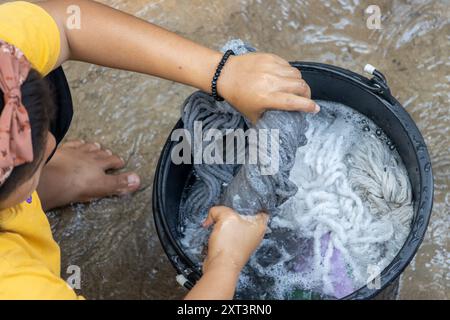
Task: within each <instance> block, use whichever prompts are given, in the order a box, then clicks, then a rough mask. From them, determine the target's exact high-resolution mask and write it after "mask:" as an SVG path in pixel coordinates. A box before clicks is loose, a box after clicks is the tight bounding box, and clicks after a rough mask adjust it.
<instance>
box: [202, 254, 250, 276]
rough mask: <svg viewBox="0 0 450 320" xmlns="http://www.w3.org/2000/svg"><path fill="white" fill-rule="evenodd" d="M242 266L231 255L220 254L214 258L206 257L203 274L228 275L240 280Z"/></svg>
mask: <svg viewBox="0 0 450 320" xmlns="http://www.w3.org/2000/svg"><path fill="white" fill-rule="evenodd" d="M241 270H242V265H241V264H239V263H236V261H234V260H233V258H232V257H231V255H227V254H225V253H219V254H217V255H215V256H214V257H212V258H210V257H209V256H208V257H206V259H205V263H204V264H203V272H204V273H205V274H206V273H220V274H227V275H229V276H232V277H235V278H236V279H237V278H239V274H240V273H241Z"/></svg>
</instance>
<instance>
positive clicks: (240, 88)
mask: <svg viewBox="0 0 450 320" xmlns="http://www.w3.org/2000/svg"><path fill="white" fill-rule="evenodd" d="M38 4H39V5H40V6H41V7H43V8H44V9H45V10H46V11H47V12H48V13H49V14H50V15H51V16H52V17H53V18H54V19H55V21H56V23H57V24H58V26H59V29H60V33H61V54H60V58H59V63H60V64H61V63H63V62H64V61H66V60H69V59H73V60H80V61H85V62H90V63H94V64H98V65H102V66H107V67H112V68H118V69H124V70H130V71H135V72H141V73H145V74H149V75H154V76H157V77H160V78H165V79H169V80H172V81H176V82H180V83H184V84H187V85H190V86H193V87H196V88H198V89H200V90H203V91H206V92H210V86H211V80H212V78H213V75H214V72H215V69H216V67H217V65H218V63H219V61H220V59H221V56H222V54H221V53H220V52H218V51H215V50H211V49H208V48H206V47H203V46H201V45H199V44H196V43H195V42H192V41H190V40H188V39H185V38H183V37H181V36H178V35H177V34H175V33H172V32H170V31H167V30H165V29H163V28H160V27H158V26H156V25H153V24H151V23H149V22H146V21H144V20H141V19H139V18H136V17H134V16H131V15H128V14H126V13H124V12H121V11H118V10H115V9H112V8H110V7H107V6H105V5H102V4H99V3H96V2H94V1H88V0H48V1H43V2H39V3H38ZM73 5H76V6H78V7H79V8H80V13H81V15H80V28H79V29H77V28H70V26H68V25H67V21H68V18H69V17H70V14H69V13H67V10H68V8H69V6H73ZM218 92H219V94H220V95H221V96H223V97H224V98H225V99H226V100H227V101H229V102H230V103H231V104H233V105H234V106H235V107H236V108H237V109H239V111H241V112H242V113H243V114H244V115H246V116H247V117H248V118H249V119H250V120H252V121H256V119H257V118H258V117H259V115H260V114H261V113H262V112H263V111H264V110H265V109H268V108H277V109H287V110H303V111H311V112H314V111H316V112H317V111H318V107H317V106H316V104H315V103H314V102H313V101H311V100H310V99H309V98H310V94H311V93H310V89H309V87H308V85H307V84H306V82H304V81H303V80H301V74H300V72H299V71H298V70H297V69H295V68H293V67H291V66H290V65H289V63H288V62H287V61H285V60H284V59H282V58H280V57H278V56H275V55H271V54H263V53H254V54H248V55H245V56H239V57H233V56H232V57H231V58H230V59H229V61H228V62H227V64H226V65H225V68H224V69H223V73H222V75H221V76H220V78H219V81H218Z"/></svg>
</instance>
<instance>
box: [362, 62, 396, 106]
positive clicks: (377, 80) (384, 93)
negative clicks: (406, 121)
mask: <svg viewBox="0 0 450 320" xmlns="http://www.w3.org/2000/svg"><path fill="white" fill-rule="evenodd" d="M364 72H366V73H368V74H370V75H372V76H373V77H372V78H371V79H370V80H369V81H370V82H371V83H372V84H373V88H371V90H372V91H374V92H376V93H377V94H378V95H380V96H381V97H383V98H384V99H386V100H388V101H389V102H390V103H392V104H394V101H393V99H392V94H391V89H390V88H389V86H388V84H387V80H386V77H385V76H384V74H382V73H381V72H380V71H378V70H377V69H376V68H375V67H374V66H372V65H371V64H366V65H365V66H364Z"/></svg>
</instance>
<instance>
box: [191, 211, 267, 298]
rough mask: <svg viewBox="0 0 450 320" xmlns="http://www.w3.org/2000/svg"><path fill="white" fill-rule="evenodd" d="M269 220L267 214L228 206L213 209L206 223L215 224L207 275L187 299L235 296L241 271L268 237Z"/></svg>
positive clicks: (206, 260)
mask: <svg viewBox="0 0 450 320" xmlns="http://www.w3.org/2000/svg"><path fill="white" fill-rule="evenodd" d="M267 220H268V216H267V215H266V214H264V213H260V214H257V215H255V216H251V217H250V216H245V217H244V216H240V215H239V214H237V213H236V212H235V211H233V210H232V209H230V208H227V207H214V208H212V209H211V210H210V212H209V215H208V218H207V219H206V221H205V222H204V224H203V225H204V227H209V226H211V225H212V224H214V229H213V232H212V233H211V236H210V238H209V242H208V255H207V257H206V259H205V262H204V263H203V276H202V278H201V279H200V280H199V281H198V282H197V284H196V285H195V286H194V288H192V290H191V291H190V292H189V293H188V294H187V296H186V298H185V299H188V300H225V299H232V298H233V296H234V291H235V288H236V283H237V281H238V278H239V273H240V272H241V270H242V268H243V267H244V266H245V264H246V263H247V261H248V259H249V258H250V256H251V255H252V253H253V252H254V251H255V250H256V248H257V247H258V246H259V244H260V243H261V241H262V239H263V237H264V233H265V231H266V226H267Z"/></svg>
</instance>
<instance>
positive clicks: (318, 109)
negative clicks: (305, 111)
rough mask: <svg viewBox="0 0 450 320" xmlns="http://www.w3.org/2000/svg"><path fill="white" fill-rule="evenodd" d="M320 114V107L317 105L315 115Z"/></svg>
mask: <svg viewBox="0 0 450 320" xmlns="http://www.w3.org/2000/svg"><path fill="white" fill-rule="evenodd" d="M319 112H320V106H319V105H318V104H317V103H316V106H315V108H314V113H319Z"/></svg>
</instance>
